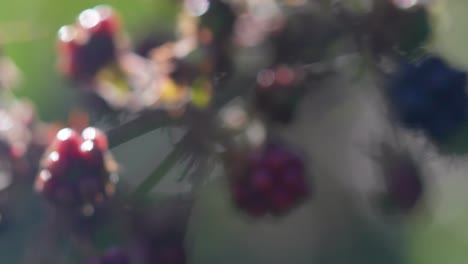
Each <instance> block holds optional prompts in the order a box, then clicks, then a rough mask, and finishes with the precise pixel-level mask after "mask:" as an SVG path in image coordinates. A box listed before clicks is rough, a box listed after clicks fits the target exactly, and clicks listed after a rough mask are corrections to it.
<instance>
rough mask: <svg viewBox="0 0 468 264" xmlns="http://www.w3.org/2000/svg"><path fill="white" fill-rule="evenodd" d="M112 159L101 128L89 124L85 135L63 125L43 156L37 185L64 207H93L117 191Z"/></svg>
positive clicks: (52, 201)
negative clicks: (115, 189) (111, 166)
mask: <svg viewBox="0 0 468 264" xmlns="http://www.w3.org/2000/svg"><path fill="white" fill-rule="evenodd" d="M112 162H113V161H112V157H111V156H110V153H108V152H107V138H106V137H105V135H104V133H103V132H102V131H100V130H98V129H96V128H91V127H90V128H86V129H85V130H84V131H83V137H82V136H80V135H79V134H78V133H77V132H75V131H73V130H72V129H70V128H64V129H62V130H60V131H59V132H58V133H57V136H56V139H55V140H54V142H53V143H52V144H51V146H50V148H49V150H48V151H47V153H46V155H45V157H44V159H43V162H42V168H41V171H40V173H39V174H38V176H37V178H36V184H35V188H36V190H37V191H38V192H39V193H41V194H43V195H44V196H45V197H46V198H47V199H48V200H49V201H50V202H51V203H53V204H55V205H58V206H59V207H61V208H63V209H65V208H66V209H71V210H73V209H77V208H78V209H84V208H85V207H87V208H88V209H89V207H90V206H91V207H92V208H94V207H96V206H98V205H100V204H101V203H103V202H104V200H105V199H106V198H107V197H108V196H109V195H111V194H112V193H113V191H114V184H115V179H114V178H112V177H113V176H112V173H114V172H113V171H112V169H111V168H110V166H109V164H110V163H112ZM93 210H94V209H93ZM88 213H89V210H88ZM85 214H87V213H85Z"/></svg>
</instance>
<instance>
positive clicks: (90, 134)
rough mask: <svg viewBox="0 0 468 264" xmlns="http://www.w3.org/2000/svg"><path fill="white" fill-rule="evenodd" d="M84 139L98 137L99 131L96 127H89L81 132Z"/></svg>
mask: <svg viewBox="0 0 468 264" xmlns="http://www.w3.org/2000/svg"><path fill="white" fill-rule="evenodd" d="M81 135H82V136H83V138H84V139H86V140H92V139H95V138H96V135H97V131H96V129H95V128H94V127H88V128H86V129H85V130H83V132H82V133H81Z"/></svg>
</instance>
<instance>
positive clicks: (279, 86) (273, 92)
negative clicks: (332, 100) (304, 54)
mask: <svg viewBox="0 0 468 264" xmlns="http://www.w3.org/2000/svg"><path fill="white" fill-rule="evenodd" d="M304 92H305V84H304V82H303V74H302V71H301V70H299V69H295V68H293V67H289V66H285V65H281V66H277V67H275V68H272V69H265V70H262V71H260V72H259V73H258V75H257V88H256V90H255V102H256V107H257V108H258V109H259V110H260V111H262V112H263V113H264V114H265V115H266V116H267V117H268V118H270V119H271V120H273V121H276V122H280V123H284V124H286V123H289V122H291V121H292V119H293V118H294V114H295V112H296V108H297V105H298V104H299V101H300V99H301V98H302V97H303V94H304Z"/></svg>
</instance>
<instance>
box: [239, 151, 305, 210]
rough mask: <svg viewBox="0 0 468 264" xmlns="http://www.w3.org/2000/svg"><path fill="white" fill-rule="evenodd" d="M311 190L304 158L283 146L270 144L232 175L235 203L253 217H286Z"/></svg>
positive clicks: (250, 156) (251, 156)
mask: <svg viewBox="0 0 468 264" xmlns="http://www.w3.org/2000/svg"><path fill="white" fill-rule="evenodd" d="M242 163H244V162H242ZM308 191H309V190H308V186H307V180H306V171H305V166H304V164H303V161H302V159H301V158H300V157H299V156H297V155H296V154H295V153H293V152H291V151H290V150H289V149H287V148H285V147H284V146H282V145H279V144H272V143H270V144H268V145H266V146H264V147H263V148H261V149H259V150H257V151H255V152H254V153H251V155H249V156H248V157H247V161H246V162H245V164H241V165H240V166H239V168H236V169H235V170H234V171H232V173H231V195H232V198H233V200H234V203H235V205H236V206H237V207H238V208H239V209H241V210H243V211H245V212H247V214H249V215H251V216H263V215H266V214H274V215H281V214H284V213H286V212H288V211H289V210H290V209H291V208H293V207H294V206H296V205H297V204H298V203H299V202H300V201H301V200H303V199H304V198H305V197H306V195H307V194H308Z"/></svg>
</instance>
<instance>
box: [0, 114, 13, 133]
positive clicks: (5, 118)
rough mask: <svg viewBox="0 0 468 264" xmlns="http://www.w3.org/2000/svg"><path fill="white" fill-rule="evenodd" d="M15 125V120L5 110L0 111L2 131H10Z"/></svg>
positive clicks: (0, 128)
mask: <svg viewBox="0 0 468 264" xmlns="http://www.w3.org/2000/svg"><path fill="white" fill-rule="evenodd" d="M12 127H13V120H11V117H10V116H9V115H8V114H7V113H5V112H4V111H0V131H8V130H10V129H11V128H12Z"/></svg>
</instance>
